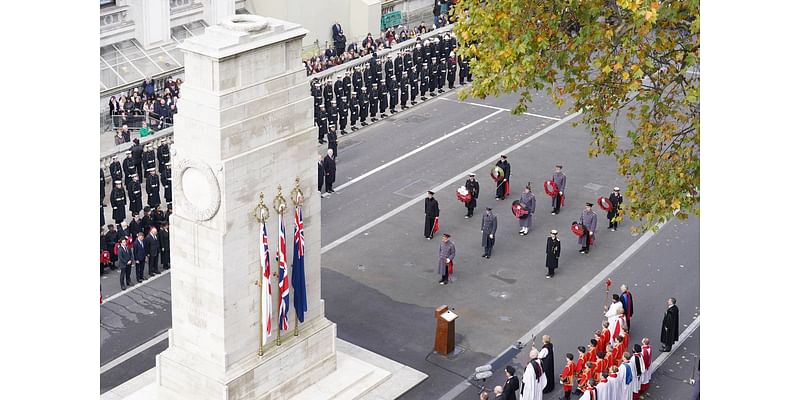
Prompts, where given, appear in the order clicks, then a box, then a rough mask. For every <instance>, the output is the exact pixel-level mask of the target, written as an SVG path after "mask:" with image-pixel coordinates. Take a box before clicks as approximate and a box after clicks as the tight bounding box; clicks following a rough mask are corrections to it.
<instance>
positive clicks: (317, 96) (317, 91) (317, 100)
mask: <svg viewBox="0 0 800 400" xmlns="http://www.w3.org/2000/svg"><path fill="white" fill-rule="evenodd" d="M311 96H313V97H314V111H315V112H314V118H317V117H318V115H317V113H316V110H318V109H319V106H320V104H322V85H320V83H319V81H318V80H317V79H316V78H314V84H313V85H312V86H311Z"/></svg>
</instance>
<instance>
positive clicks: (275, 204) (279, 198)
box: [272, 185, 289, 346]
mask: <svg viewBox="0 0 800 400" xmlns="http://www.w3.org/2000/svg"><path fill="white" fill-rule="evenodd" d="M272 208H274V209H275V212H277V213H278V214H279V215H278V221H281V220H282V219H283V218H282V216H283V213H284V212H286V200H285V199H284V197H283V192H282V191H281V185H278V194H277V195H275V198H274V199H273V200H272ZM278 225H279V226H278V230H279V231H280V229H281V228H280V222H278ZM278 238H279V239H278V253H280V252H281V244H280V232H279V233H278ZM284 243H285V239H284ZM284 251H285V250H284ZM283 257H284V258H285V257H286V254H284V255H283ZM280 269H281V267H280V258H279V259H278V271H280ZM278 271H275V272H273V273H272V275H273V276H275V277H276V278H277V279H279V280H280V277H279V276H278ZM287 271H288V268H287ZM281 299H282V296H281V290H280V281H279V283H278V302H277V306H278V338H277V340H276V341H275V345H276V346H280V345H281V329H282V328H283V321H281ZM286 307H287V309H288V307H289V306H288V304H287V306H286Z"/></svg>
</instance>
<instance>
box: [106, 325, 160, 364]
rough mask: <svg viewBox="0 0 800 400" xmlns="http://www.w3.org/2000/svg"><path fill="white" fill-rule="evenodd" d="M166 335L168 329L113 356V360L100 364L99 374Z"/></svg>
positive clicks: (153, 344)
mask: <svg viewBox="0 0 800 400" xmlns="http://www.w3.org/2000/svg"><path fill="white" fill-rule="evenodd" d="M168 337H169V330H168V331H166V332H164V333H162V334H160V335H158V336H156V337H154V338H152V339H150V340H148V341H147V342H144V343H142V344H140V345H139V346H137V347H136V348H134V349H132V350H130V351H128V352H127V353H125V354H123V355H121V356H119V357H117V358H115V359H113V360H111V361H109V362H107V363H105V364H103V365H101V366H100V375H103V374H104V373H106V371H108V370H110V369H111V368H114V367H116V366H117V365H120V364H122V363H124V362H125V361H128V359H130V358H132V357H134V356H136V355H137V354H139V353H141V352H143V351H145V350H147V349H149V348H151V347H153V346H155V345H156V344H158V343H160V342H161V341H162V340H164V339H166V338H168Z"/></svg>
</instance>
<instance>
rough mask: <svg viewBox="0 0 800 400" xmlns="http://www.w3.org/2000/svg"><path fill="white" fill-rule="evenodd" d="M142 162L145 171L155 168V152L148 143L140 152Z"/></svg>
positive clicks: (148, 171)
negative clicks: (142, 151)
mask: <svg viewBox="0 0 800 400" xmlns="http://www.w3.org/2000/svg"><path fill="white" fill-rule="evenodd" d="M142 163H143V164H144V171H145V172H146V173H150V171H151V170H152V171H155V170H156V152H155V150H153V146H152V145H151V144H148V145H146V146H145V148H144V153H142Z"/></svg>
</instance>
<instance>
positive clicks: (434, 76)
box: [428, 57, 439, 97]
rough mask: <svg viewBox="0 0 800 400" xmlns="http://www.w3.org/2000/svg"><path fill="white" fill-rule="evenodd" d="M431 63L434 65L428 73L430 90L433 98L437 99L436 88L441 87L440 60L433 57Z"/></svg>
mask: <svg viewBox="0 0 800 400" xmlns="http://www.w3.org/2000/svg"><path fill="white" fill-rule="evenodd" d="M431 62H432V63H433V64H432V65H431V68H430V70H429V71H428V74H429V77H428V90H429V91H430V96H431V97H436V88H437V87H438V86H439V59H438V58H436V57H433V59H432V60H431Z"/></svg>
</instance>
